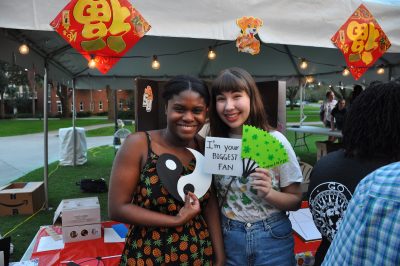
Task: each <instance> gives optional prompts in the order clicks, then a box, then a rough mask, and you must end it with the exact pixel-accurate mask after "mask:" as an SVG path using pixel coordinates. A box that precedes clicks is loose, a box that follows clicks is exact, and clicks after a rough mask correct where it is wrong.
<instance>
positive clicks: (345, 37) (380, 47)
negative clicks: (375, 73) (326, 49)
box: [331, 5, 390, 80]
mask: <svg viewBox="0 0 400 266" xmlns="http://www.w3.org/2000/svg"><path fill="white" fill-rule="evenodd" d="M331 40H332V42H333V43H334V44H335V45H336V47H338V48H339V49H340V50H341V51H342V53H343V55H344V57H345V59H346V62H347V66H348V69H349V70H350V72H351V74H352V75H353V77H354V79H356V80H358V79H359V78H360V77H361V76H362V75H363V74H364V73H365V71H367V70H368V68H369V67H371V66H372V65H373V64H374V63H375V62H376V60H378V59H379V58H380V57H381V56H382V55H383V54H384V53H385V52H386V51H387V49H389V47H390V41H389V39H388V38H387V36H386V34H385V33H384V32H383V30H382V29H381V27H380V26H379V24H378V23H377V22H376V20H375V18H374V17H373V16H372V14H371V13H370V12H369V11H368V9H367V8H366V7H365V6H364V5H360V7H359V8H357V10H356V11H355V12H354V13H353V14H352V15H351V17H350V18H349V19H348V20H347V21H346V23H345V24H343V25H342V27H340V29H339V30H338V31H337V32H336V33H335V35H333V37H332V39H331Z"/></svg>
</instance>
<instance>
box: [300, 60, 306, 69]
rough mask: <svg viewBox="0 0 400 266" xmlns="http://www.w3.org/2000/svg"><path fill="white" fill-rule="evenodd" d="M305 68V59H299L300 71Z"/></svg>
mask: <svg viewBox="0 0 400 266" xmlns="http://www.w3.org/2000/svg"><path fill="white" fill-rule="evenodd" d="M307 67H308V63H307V61H306V59H304V58H301V62H300V68H301V69H306V68H307Z"/></svg>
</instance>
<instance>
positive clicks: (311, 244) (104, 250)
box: [31, 202, 321, 266]
mask: <svg viewBox="0 0 400 266" xmlns="http://www.w3.org/2000/svg"><path fill="white" fill-rule="evenodd" d="M301 207H302V208H307V207H308V202H303V203H302V206H301ZM114 223H115V222H103V223H102V228H109V227H111V225H112V224H114ZM53 229H54V230H55V231H56V232H57V233H59V234H61V228H60V227H53ZM102 235H104V234H102ZM43 236H48V234H47V232H46V231H45V228H42V229H40V231H39V232H38V235H37V239H36V243H35V245H34V248H33V253H32V256H31V259H35V258H38V259H39V266H50V265H63V266H64V265H67V262H69V261H73V262H75V263H77V264H78V265H79V263H82V262H83V261H85V264H84V265H85V266H86V265H87V266H89V265H98V266H101V265H105V266H107V265H110V266H111V265H117V264H118V263H119V260H120V256H119V255H121V253H122V250H123V248H124V243H104V238H103V237H102V238H99V239H95V240H87V241H81V242H73V243H65V246H64V248H63V249H61V250H52V251H43V252H37V246H38V244H39V240H40V238H41V237H43ZM293 236H294V251H295V253H296V254H299V253H304V252H311V253H312V255H315V251H316V250H317V248H318V247H319V244H320V242H321V240H316V241H308V242H304V241H303V240H302V239H301V238H300V237H299V236H298V235H297V234H296V233H293ZM109 256H110V257H111V256H116V257H112V258H103V259H101V260H100V262H99V261H98V260H97V259H96V258H97V257H99V258H102V257H109ZM86 261H88V262H86ZM81 265H83V264H81Z"/></svg>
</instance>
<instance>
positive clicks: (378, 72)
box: [376, 66, 385, 75]
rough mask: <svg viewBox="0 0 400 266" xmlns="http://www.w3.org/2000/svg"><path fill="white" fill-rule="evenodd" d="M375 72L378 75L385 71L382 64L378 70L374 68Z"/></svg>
mask: <svg viewBox="0 0 400 266" xmlns="http://www.w3.org/2000/svg"><path fill="white" fill-rule="evenodd" d="M376 73H377V74H379V75H383V74H384V73H385V68H384V67H383V66H380V67H379V68H378V70H376Z"/></svg>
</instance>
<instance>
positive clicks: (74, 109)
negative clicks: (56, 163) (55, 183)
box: [72, 78, 76, 167]
mask: <svg viewBox="0 0 400 266" xmlns="http://www.w3.org/2000/svg"><path fill="white" fill-rule="evenodd" d="M72 106H73V110H72V140H73V144H74V158H73V159H74V163H73V166H74V167H75V166H76V128H75V115H76V106H75V78H73V79H72Z"/></svg>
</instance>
